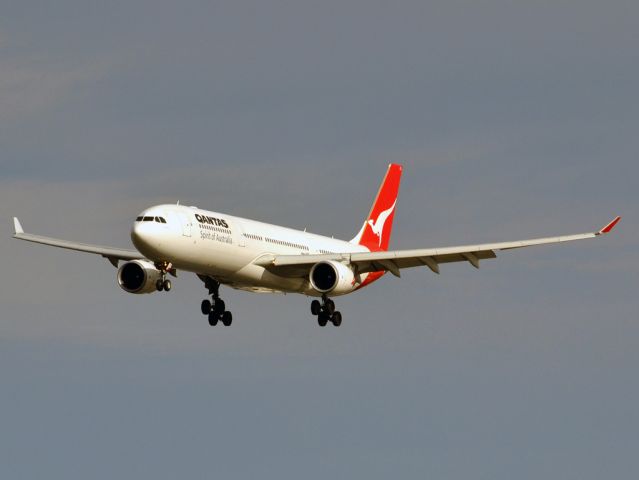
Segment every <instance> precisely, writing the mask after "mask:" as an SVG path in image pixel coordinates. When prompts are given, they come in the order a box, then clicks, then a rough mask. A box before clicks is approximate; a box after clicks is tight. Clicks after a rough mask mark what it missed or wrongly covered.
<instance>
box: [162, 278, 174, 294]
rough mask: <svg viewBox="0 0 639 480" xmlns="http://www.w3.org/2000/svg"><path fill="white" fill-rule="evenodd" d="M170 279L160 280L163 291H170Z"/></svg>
mask: <svg viewBox="0 0 639 480" xmlns="http://www.w3.org/2000/svg"><path fill="white" fill-rule="evenodd" d="M171 287H172V285H171V280H164V282H162V288H164V291H165V292H170V291H171Z"/></svg>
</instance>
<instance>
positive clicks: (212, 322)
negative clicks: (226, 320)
mask: <svg viewBox="0 0 639 480" xmlns="http://www.w3.org/2000/svg"><path fill="white" fill-rule="evenodd" d="M219 319H220V316H219V315H218V314H217V313H216V312H211V313H209V325H211V326H212V327H214V326H215V325H217V321H218V320H219Z"/></svg>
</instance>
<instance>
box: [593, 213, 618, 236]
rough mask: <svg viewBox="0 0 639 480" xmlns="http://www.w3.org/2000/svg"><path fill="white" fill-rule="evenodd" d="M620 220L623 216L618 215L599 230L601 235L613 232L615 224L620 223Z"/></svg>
mask: <svg viewBox="0 0 639 480" xmlns="http://www.w3.org/2000/svg"><path fill="white" fill-rule="evenodd" d="M619 220H621V217H616V218H615V219H614V220H613V221H612V222H610V223H609V224H608V225H606V226H605V227H603V228H602V229H601V230H599V232H598V233H599V235H603V234H605V233H610V232H612V229H613V228H615V225H617V224H618V223H619Z"/></svg>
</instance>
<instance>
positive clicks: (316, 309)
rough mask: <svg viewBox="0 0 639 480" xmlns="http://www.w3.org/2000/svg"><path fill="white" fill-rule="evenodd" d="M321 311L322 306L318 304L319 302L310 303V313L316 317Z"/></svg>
mask: <svg viewBox="0 0 639 480" xmlns="http://www.w3.org/2000/svg"><path fill="white" fill-rule="evenodd" d="M321 311H322V305H321V304H320V302H319V300H313V301H312V302H311V313H312V314H313V315H315V316H317V315H319V314H320V312H321Z"/></svg>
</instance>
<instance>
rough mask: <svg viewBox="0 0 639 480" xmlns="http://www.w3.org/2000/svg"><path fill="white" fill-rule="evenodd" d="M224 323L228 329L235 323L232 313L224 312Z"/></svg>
mask: <svg viewBox="0 0 639 480" xmlns="http://www.w3.org/2000/svg"><path fill="white" fill-rule="evenodd" d="M222 323H223V324H224V326H225V327H228V326H230V325H231V323H233V314H232V313H231V312H224V313H223V314H222Z"/></svg>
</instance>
